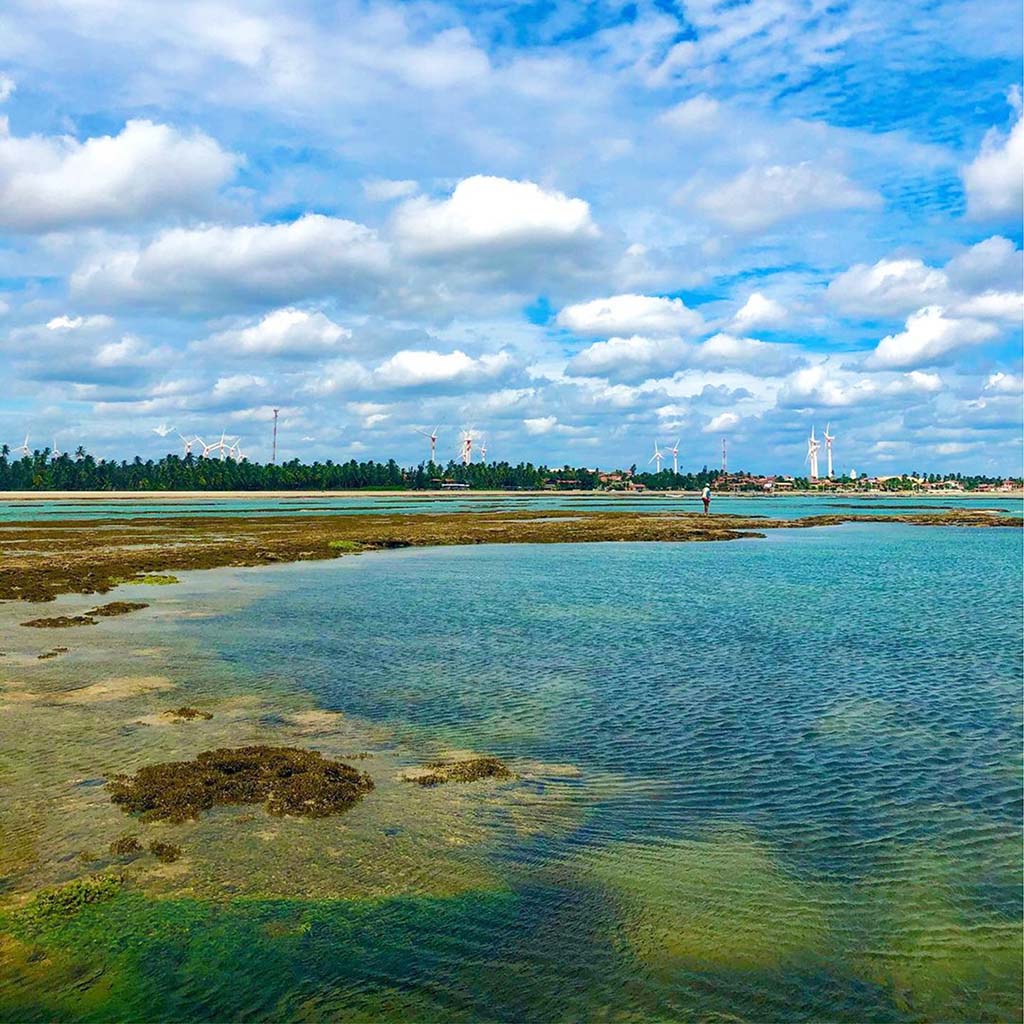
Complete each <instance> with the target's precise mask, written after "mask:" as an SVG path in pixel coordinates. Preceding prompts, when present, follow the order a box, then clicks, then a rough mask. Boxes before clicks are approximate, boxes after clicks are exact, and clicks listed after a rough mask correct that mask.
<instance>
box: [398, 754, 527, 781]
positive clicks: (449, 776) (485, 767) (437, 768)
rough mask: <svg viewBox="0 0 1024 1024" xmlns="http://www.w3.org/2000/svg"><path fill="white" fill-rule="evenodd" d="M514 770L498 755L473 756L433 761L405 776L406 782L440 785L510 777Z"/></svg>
mask: <svg viewBox="0 0 1024 1024" xmlns="http://www.w3.org/2000/svg"><path fill="white" fill-rule="evenodd" d="M511 777H512V772H510V771H509V770H508V768H507V767H506V765H505V764H504V763H503V762H501V761H499V760H498V759H497V758H496V757H471V758H468V759H467V760H464V761H431V762H429V763H428V764H426V765H424V766H423V769H422V770H420V771H416V772H409V773H408V774H406V776H405V781H406V782H415V783H417V784H418V785H420V786H440V785H443V784H444V783H446V782H476V781H477V780H478V779H509V778H511Z"/></svg>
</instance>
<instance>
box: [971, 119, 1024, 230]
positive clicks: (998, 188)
mask: <svg viewBox="0 0 1024 1024" xmlns="http://www.w3.org/2000/svg"><path fill="white" fill-rule="evenodd" d="M963 180H964V191H965V192H966V193H967V215H968V216H969V217H973V218H976V219H979V220H989V219H996V218H1007V219H1009V218H1014V219H1016V220H1019V219H1020V215H1021V210H1022V206H1024V203H1022V197H1024V118H1021V117H1018V119H1017V123H1016V124H1015V125H1014V126H1013V128H1012V129H1011V131H1010V134H1009V136H1006V135H1003V133H1002V132H1000V131H999V130H998V129H995V128H993V129H992V130H990V131H989V132H988V134H987V135H986V136H985V139H984V141H983V142H982V144H981V152H980V153H979V154H978V155H977V156H976V157H975V158H974V160H972V161H971V163H969V164H968V165H967V166H966V167H965V168H964V170H963Z"/></svg>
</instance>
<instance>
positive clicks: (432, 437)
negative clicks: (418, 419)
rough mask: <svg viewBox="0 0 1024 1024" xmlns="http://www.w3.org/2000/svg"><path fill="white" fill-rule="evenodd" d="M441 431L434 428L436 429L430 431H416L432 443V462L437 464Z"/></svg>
mask: <svg viewBox="0 0 1024 1024" xmlns="http://www.w3.org/2000/svg"><path fill="white" fill-rule="evenodd" d="M439 429H440V428H439V427H434V429H433V430H430V431H427V430H417V431H416V433H417V434H422V435H423V436H424V437H425V438H426V439H427V440H428V441H429V442H430V461H431V462H432V463H435V464H436V463H437V459H436V457H435V456H436V455H437V431H438V430H439Z"/></svg>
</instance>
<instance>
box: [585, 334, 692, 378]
mask: <svg viewBox="0 0 1024 1024" xmlns="http://www.w3.org/2000/svg"><path fill="white" fill-rule="evenodd" d="M687 354H688V353H687V347H686V346H685V345H684V344H683V343H682V342H681V341H680V340H679V339H678V338H645V337H643V336H641V335H633V336H632V337H629V338H609V339H608V340H607V341H598V342H595V343H594V344H593V345H589V346H588V347H587V348H585V349H583V350H582V351H581V352H578V353H577V354H576V355H575V356H573V358H572V359H570V360H569V365H568V372H569V373H571V374H574V375H579V376H583V377H622V378H636V377H645V376H650V375H651V374H653V373H656V372H671V371H672V370H674V369H676V368H678V367H680V366H682V365H683V364H684V362H685V360H686V358H687Z"/></svg>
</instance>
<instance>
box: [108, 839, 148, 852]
mask: <svg viewBox="0 0 1024 1024" xmlns="http://www.w3.org/2000/svg"><path fill="white" fill-rule="evenodd" d="M110 852H111V853H112V854H113V855H114V856H115V857H130V856H132V855H133V854H136V853H142V843H140V842H139V840H138V839H137V838H136V837H135V836H121V837H120V838H119V839H115V840H114V841H113V842H112V843H111V844H110Z"/></svg>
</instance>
